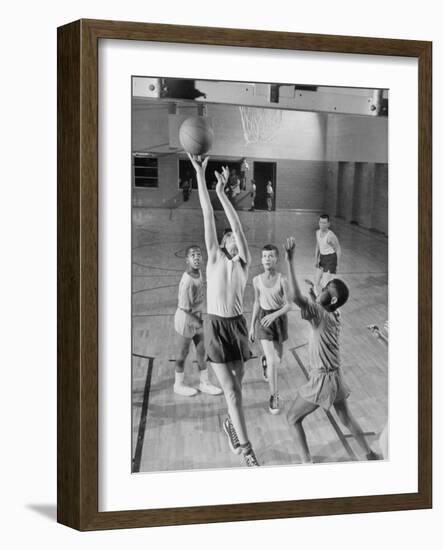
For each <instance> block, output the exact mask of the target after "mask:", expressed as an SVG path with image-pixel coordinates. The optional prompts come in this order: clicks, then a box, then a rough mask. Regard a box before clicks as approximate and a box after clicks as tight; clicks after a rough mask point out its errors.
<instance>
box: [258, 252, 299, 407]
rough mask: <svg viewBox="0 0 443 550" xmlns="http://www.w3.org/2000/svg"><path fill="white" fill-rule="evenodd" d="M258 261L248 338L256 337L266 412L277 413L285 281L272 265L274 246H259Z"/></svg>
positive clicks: (285, 336)
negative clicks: (259, 271) (259, 269)
mask: <svg viewBox="0 0 443 550" xmlns="http://www.w3.org/2000/svg"><path fill="white" fill-rule="evenodd" d="M261 254H262V257H261V263H262V266H263V269H264V272H263V273H262V274H260V275H257V276H256V277H254V278H253V279H252V285H253V287H254V306H253V309H252V318H251V328H250V329H249V340H250V342H254V340H255V337H256V336H257V338H258V339H259V340H260V344H261V346H262V348H263V352H264V356H262V358H261V361H262V367H263V377H264V379H265V380H266V381H267V382H268V383H269V389H270V394H271V395H270V398H269V412H270V413H271V414H278V413H279V412H280V398H279V394H278V386H277V367H278V365H279V364H280V362H281V359H282V356H283V342H285V341H286V340H287V339H288V316H287V312H288V311H289V309H290V306H289V304H288V300H287V288H286V280H285V278H284V277H283V275H282V274H281V273H279V272H278V271H277V270H276V269H275V266H276V265H277V262H278V256H279V253H278V248H277V247H276V246H274V245H272V244H267V245H265V246H264V247H263V249H262V253H261Z"/></svg>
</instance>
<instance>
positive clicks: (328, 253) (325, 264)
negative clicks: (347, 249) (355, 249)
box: [306, 214, 341, 294]
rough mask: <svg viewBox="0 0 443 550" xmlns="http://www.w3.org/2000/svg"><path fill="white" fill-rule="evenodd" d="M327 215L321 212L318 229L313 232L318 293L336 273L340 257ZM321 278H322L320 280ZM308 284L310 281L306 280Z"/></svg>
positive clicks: (337, 244) (338, 245)
mask: <svg viewBox="0 0 443 550" xmlns="http://www.w3.org/2000/svg"><path fill="white" fill-rule="evenodd" d="M330 225H331V224H330V221H329V215H328V214H322V215H321V216H320V217H319V219H318V227H319V228H318V229H317V231H316V232H315V254H314V255H315V267H316V278H315V285H314V286H315V291H316V293H317V294H319V293H320V292H321V290H322V288H323V286H325V285H326V284H327V283H328V282H329V281H330V280H331V279H332V278H333V277H332V276H333V275H335V274H336V273H337V267H338V263H339V261H340V258H341V247H340V243H339V242H338V238H337V235H336V234H335V233H334V232H333V231H331V230H330V229H329V227H330ZM322 279H323V280H322ZM306 282H308V283H309V284H311V286H312V283H310V281H306Z"/></svg>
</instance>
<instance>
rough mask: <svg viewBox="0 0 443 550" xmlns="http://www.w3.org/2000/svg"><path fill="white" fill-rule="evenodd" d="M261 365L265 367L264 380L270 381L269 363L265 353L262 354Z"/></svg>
mask: <svg viewBox="0 0 443 550" xmlns="http://www.w3.org/2000/svg"><path fill="white" fill-rule="evenodd" d="M261 366H262V369H263V380H264V381H265V382H268V363H267V362H266V357H265V356H264V355H262V356H261Z"/></svg>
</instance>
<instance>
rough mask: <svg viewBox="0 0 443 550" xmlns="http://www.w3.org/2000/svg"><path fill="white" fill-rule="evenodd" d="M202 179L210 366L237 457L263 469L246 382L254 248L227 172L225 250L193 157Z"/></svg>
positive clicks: (221, 193) (221, 187)
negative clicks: (249, 422) (250, 428)
mask: <svg viewBox="0 0 443 550" xmlns="http://www.w3.org/2000/svg"><path fill="white" fill-rule="evenodd" d="M188 156H189V158H190V160H191V162H192V165H193V166H194V169H195V171H196V174H197V185H198V195H199V199H200V205H201V208H202V212H203V224H204V231H205V243H206V249H207V253H208V264H207V266H206V278H207V312H208V316H207V320H206V321H205V327H204V333H205V342H206V352H207V356H208V361H209V362H210V363H211V365H212V368H213V370H214V372H215V375H216V376H217V378H218V381H219V383H220V385H221V387H222V390H223V392H224V396H225V399H226V404H227V408H228V416H227V418H226V419H225V421H224V422H223V430H224V432H225V434H226V436H227V439H228V443H229V446H230V448H231V451H232V452H233V453H234V454H241V455H242V457H243V459H244V462H245V464H246V465H247V466H258V465H259V464H258V461H257V458H256V456H255V453H254V451H253V449H252V446H251V443H250V441H249V438H248V433H247V429H246V421H245V415H244V411H243V397H242V379H243V375H244V363H245V361H247V360H248V359H250V358H251V352H250V350H249V346H248V330H247V326H246V320H245V318H244V316H243V296H244V291H245V287H246V281H247V279H248V267H249V265H250V262H251V256H250V253H249V249H248V245H247V242H246V238H245V235H244V233H243V228H242V226H241V223H240V219H239V217H238V214H237V212H236V211H235V209H234V207H233V206H232V204H231V202H230V201H229V199H228V197H227V196H226V193H225V186H226V184H227V182H228V179H229V170H228V168H227V167H224V168H223V169H222V173H221V174H220V173H218V172H215V176H216V178H217V186H216V193H217V197H218V199H219V200H220V203H221V205H222V207H223V210H224V212H225V214H226V217H227V218H228V221H229V224H230V229H229V230H228V231H225V234H224V236H223V239H222V242H221V244H220V246H219V243H218V239H217V233H216V228H215V219H214V211H213V208H212V204H211V201H210V198H209V193H208V189H207V187H206V180H205V170H206V166H207V163H208V158H209V157H206V158H205V159H204V160H203V161H202V160H201V157H197V156H195V155H190V154H188Z"/></svg>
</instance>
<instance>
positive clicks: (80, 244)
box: [57, 20, 432, 530]
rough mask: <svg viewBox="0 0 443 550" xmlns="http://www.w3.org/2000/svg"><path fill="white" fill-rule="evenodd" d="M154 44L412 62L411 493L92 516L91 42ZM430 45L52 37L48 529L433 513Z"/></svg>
mask: <svg viewBox="0 0 443 550" xmlns="http://www.w3.org/2000/svg"><path fill="white" fill-rule="evenodd" d="M100 39H115V40H122V39H124V40H139V41H157V42H170V43H182V44H203V45H221V46H237V47H250V48H270V49H282V50H304V51H310V52H336V53H347V54H370V55H379V56H403V57H413V58H417V59H418V67H419V75H418V94H419V120H418V135H419V142H418V155H419V164H418V184H419V190H418V191H419V197H418V215H419V222H418V223H419V251H418V253H419V262H418V265H419V289H418V292H419V294H418V295H419V346H418V348H419V357H418V369H419V373H418V404H419V415H418V416H419V418H418V434H419V441H418V454H419V456H418V470H419V471H418V491H417V492H416V493H409V494H388V495H376V496H358V497H345V498H325V499H316V500H298V501H281V502H255V503H247V504H230V505H217V506H198V507H196V506H194V507H184V508H167V509H146V510H135V511H124V510H122V511H118V512H99V511H98V473H99V472H98V468H99V463H98V267H97V262H98V245H99V243H98V215H97V212H98V185H97V181H98V124H97V117H98V42H99V40H100ZM431 77H432V44H431V43H430V42H422V41H409V40H393V39H381V38H364V37H349V36H330V35H313V34H298V33H286V32H263V31H257V30H240V29H223V28H205V27H190V26H175V25H160V24H146V23H132V22H118V21H99V20H80V21H76V22H73V23H70V24H68V25H65V26H63V27H60V28H59V29H58V173H57V177H58V431H57V435H58V456H57V458H58V478H57V487H58V521H59V522H60V523H63V524H65V525H68V526H70V527H73V528H76V529H79V530H96V529H113V528H132V527H148V526H160V525H178V524H192V523H209V522H226V521H244V520H253V519H273V518H289V517H299V516H319V515H331V514H345V513H363V512H376V511H390V510H407V509H419V508H430V507H431V506H432V416H431V413H432V371H431V367H432V364H431V354H432V340H431V338H432V336H431V335H432V305H431V300H432V288H431V284H432V280H431V277H432V218H431V215H432V214H431V209H432V188H431V185H432V172H431V170H432V106H431V100H432V80H431Z"/></svg>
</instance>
